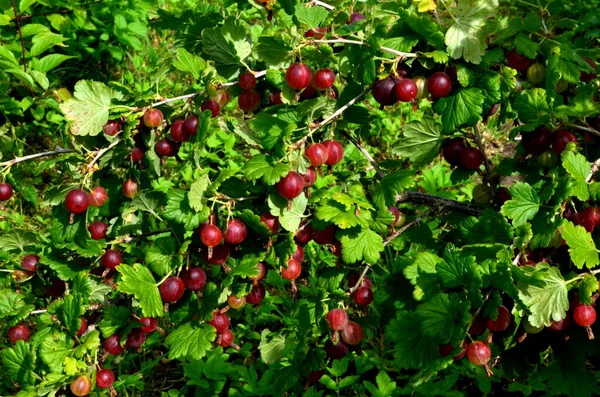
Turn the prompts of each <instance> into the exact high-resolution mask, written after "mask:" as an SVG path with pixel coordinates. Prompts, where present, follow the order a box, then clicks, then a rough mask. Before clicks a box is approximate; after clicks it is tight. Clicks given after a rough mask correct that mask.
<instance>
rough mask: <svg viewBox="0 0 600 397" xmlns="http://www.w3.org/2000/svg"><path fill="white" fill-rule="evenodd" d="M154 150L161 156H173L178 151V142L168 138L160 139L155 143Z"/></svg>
mask: <svg viewBox="0 0 600 397" xmlns="http://www.w3.org/2000/svg"><path fill="white" fill-rule="evenodd" d="M154 151H155V152H156V154H158V155H159V156H173V155H174V154H175V151H176V144H175V142H173V141H170V140H168V139H166V138H163V139H159V140H158V141H157V142H156V143H155V144H154Z"/></svg>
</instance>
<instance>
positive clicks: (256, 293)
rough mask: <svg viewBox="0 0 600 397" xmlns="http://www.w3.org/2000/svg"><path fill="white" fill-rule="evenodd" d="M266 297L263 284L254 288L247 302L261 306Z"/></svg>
mask: <svg viewBox="0 0 600 397" xmlns="http://www.w3.org/2000/svg"><path fill="white" fill-rule="evenodd" d="M265 295H266V290H265V287H264V286H263V285H262V284H261V283H258V284H255V285H253V286H252V290H251V291H250V293H249V294H248V295H246V302H248V303H249V304H251V305H260V303H261V302H262V301H263V300H264V299H265Z"/></svg>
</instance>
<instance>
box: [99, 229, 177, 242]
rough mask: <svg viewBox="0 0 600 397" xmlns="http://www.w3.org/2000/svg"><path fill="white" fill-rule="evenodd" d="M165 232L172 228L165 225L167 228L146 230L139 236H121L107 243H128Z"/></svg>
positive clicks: (170, 230) (171, 230)
mask: <svg viewBox="0 0 600 397" xmlns="http://www.w3.org/2000/svg"><path fill="white" fill-rule="evenodd" d="M167 232H173V229H171V228H168V227H167V228H163V229H158V230H153V231H151V232H147V233H144V234H140V235H139V236H125V237H123V238H118V237H117V238H116V239H114V240H113V241H110V242H109V243H108V244H119V243H130V242H132V241H136V240H139V239H142V238H144V237H149V236H155V235H157V234H162V233H167ZM173 233H174V232H173Z"/></svg>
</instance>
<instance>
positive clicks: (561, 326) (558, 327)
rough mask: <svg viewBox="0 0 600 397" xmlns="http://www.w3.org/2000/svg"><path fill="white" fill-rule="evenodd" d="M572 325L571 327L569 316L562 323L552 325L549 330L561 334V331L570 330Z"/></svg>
mask: <svg viewBox="0 0 600 397" xmlns="http://www.w3.org/2000/svg"><path fill="white" fill-rule="evenodd" d="M570 325H571V320H570V318H569V316H567V317H565V318H564V319H562V320H560V321H553V322H552V324H550V326H549V327H548V329H549V330H550V331H553V332H560V331H564V330H566V329H567V328H569V326H570Z"/></svg>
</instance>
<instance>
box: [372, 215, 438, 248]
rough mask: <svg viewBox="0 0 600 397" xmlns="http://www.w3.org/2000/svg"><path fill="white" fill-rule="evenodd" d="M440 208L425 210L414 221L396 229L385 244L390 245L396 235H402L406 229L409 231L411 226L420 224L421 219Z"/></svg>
mask: <svg viewBox="0 0 600 397" xmlns="http://www.w3.org/2000/svg"><path fill="white" fill-rule="evenodd" d="M439 210H440V208H436V207H433V208H429V209H428V210H427V211H425V212H424V213H423V214H422V215H421V216H419V217H418V218H417V219H415V220H414V221H412V222H409V223H407V224H406V225H404V226H402V228H400V229H398V230H396V231H395V232H394V233H393V234H392V235H391V236H389V237H388V238H387V239H386V240H385V241H384V242H383V246H384V247H385V246H386V245H388V244H389V243H391V242H392V241H393V240H394V239H395V238H396V237H398V236H399V235H401V234H402V233H404V232H405V231H407V230H408V229H410V228H411V227H413V226H415V225H418V224H419V223H421V221H422V220H423V219H425V218H427V217H428V216H429V215H431V214H433V213H434V212H436V211H439Z"/></svg>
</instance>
